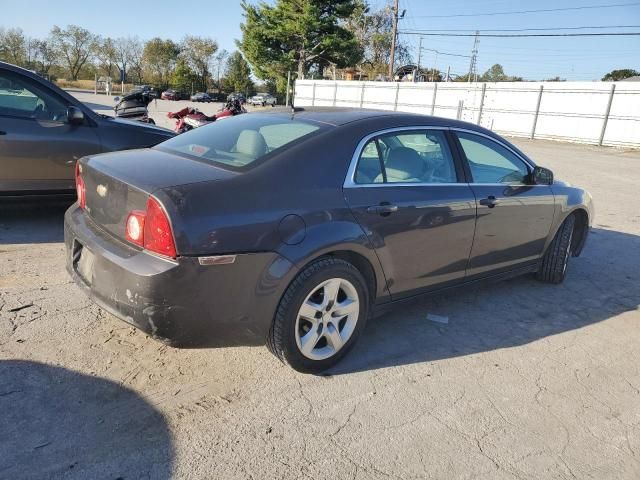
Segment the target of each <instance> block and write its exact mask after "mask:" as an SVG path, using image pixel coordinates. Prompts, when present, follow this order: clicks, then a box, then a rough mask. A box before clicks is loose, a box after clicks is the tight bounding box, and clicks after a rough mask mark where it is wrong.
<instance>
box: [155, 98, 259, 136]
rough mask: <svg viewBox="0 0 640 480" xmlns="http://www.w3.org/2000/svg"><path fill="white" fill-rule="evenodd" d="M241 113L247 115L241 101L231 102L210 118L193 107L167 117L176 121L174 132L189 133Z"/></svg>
mask: <svg viewBox="0 0 640 480" xmlns="http://www.w3.org/2000/svg"><path fill="white" fill-rule="evenodd" d="M241 113H247V111H246V110H245V108H244V107H243V106H242V104H241V103H240V101H239V100H230V101H228V102H227V104H226V105H225V106H224V108H223V109H222V110H221V111H220V112H218V113H216V114H215V115H212V116H208V115H206V114H204V113H203V112H201V111H200V110H198V109H197V108H193V107H185V108H183V109H182V110H179V111H177V112H169V113H168V114H167V117H169V118H173V119H175V120H176V127H175V128H174V130H175V131H176V132H178V133H184V132H188V131H189V130H192V129H194V128H198V127H202V126H203V125H207V124H208V123H212V122H215V121H216V120H221V119H224V118H227V117H233V116H236V115H240V114H241Z"/></svg>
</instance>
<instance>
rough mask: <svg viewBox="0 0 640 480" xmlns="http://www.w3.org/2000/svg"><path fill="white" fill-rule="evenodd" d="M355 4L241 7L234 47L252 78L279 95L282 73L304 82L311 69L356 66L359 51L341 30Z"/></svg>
mask: <svg viewBox="0 0 640 480" xmlns="http://www.w3.org/2000/svg"><path fill="white" fill-rule="evenodd" d="M356 6H357V2H356V0H334V1H330V0H277V1H276V2H275V5H271V4H268V3H266V2H260V3H258V4H257V5H251V4H249V3H248V2H247V1H246V0H243V2H242V8H243V10H244V18H245V21H244V23H242V24H241V25H240V28H241V30H242V40H241V41H240V42H238V47H239V48H240V50H241V51H242V53H243V54H244V57H245V58H246V59H247V60H248V61H249V63H250V64H251V66H252V67H253V71H254V73H255V74H256V76H257V77H258V78H261V79H274V80H275V81H276V83H277V86H278V90H279V91H280V92H282V91H284V90H285V87H286V80H287V72H288V71H290V70H293V71H297V74H298V78H301V79H302V78H304V77H305V75H307V74H308V73H309V71H310V70H312V69H318V70H319V69H321V68H323V67H325V66H328V65H335V66H336V67H338V68H343V67H347V66H349V65H353V64H355V63H357V62H358V61H359V60H360V58H361V56H362V50H361V48H360V46H359V44H358V42H357V40H356V39H355V37H354V35H353V33H352V32H351V31H349V30H348V29H347V28H345V27H344V26H343V23H344V21H346V20H347V19H348V18H349V17H350V16H351V15H352V14H353V12H354V9H355V8H356Z"/></svg>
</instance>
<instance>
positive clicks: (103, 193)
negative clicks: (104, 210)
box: [96, 185, 107, 197]
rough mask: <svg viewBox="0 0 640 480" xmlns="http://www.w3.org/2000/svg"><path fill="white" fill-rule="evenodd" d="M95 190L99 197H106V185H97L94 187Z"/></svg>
mask: <svg viewBox="0 0 640 480" xmlns="http://www.w3.org/2000/svg"><path fill="white" fill-rule="evenodd" d="M96 192H98V195H100V196H101V197H106V196H107V187H105V186H104V185H98V186H97V187H96Z"/></svg>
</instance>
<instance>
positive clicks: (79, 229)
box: [64, 204, 295, 347]
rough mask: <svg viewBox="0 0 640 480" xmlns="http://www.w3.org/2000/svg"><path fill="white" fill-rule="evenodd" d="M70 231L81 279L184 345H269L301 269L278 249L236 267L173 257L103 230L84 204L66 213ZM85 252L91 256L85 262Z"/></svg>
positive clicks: (120, 311) (70, 260) (127, 315)
mask: <svg viewBox="0 0 640 480" xmlns="http://www.w3.org/2000/svg"><path fill="white" fill-rule="evenodd" d="M64 235H65V246H66V258H67V270H68V272H69V274H70V275H71V277H72V278H73V280H74V281H75V283H76V284H77V285H79V286H80V287H81V288H82V290H84V291H85V292H86V293H87V294H88V295H89V297H90V298H91V299H92V300H93V301H94V302H95V303H97V304H98V305H99V306H100V307H102V308H104V309H105V310H106V311H108V312H110V313H111V314H113V315H115V316H116V317H118V318H120V319H122V320H124V321H126V322H127V323H130V324H132V325H134V326H136V327H137V328H139V329H140V330H143V331H144V332H146V333H148V334H149V335H151V336H152V337H153V338H155V339H157V340H160V341H163V342H165V343H167V344H170V345H172V346H176V347H215V346H231V345H259V344H264V342H265V340H266V338H267V334H268V332H269V328H270V326H271V322H272V320H273V314H274V312H275V309H276V307H277V304H278V302H279V299H280V297H281V296H282V293H283V291H284V289H285V288H286V285H287V284H288V283H289V281H290V280H291V279H292V278H293V276H294V275H295V267H294V266H293V265H292V264H291V263H290V262H289V261H288V260H286V259H284V258H282V257H280V256H279V255H278V254H276V253H271V252H265V253H254V254H244V255H238V256H237V257H236V261H235V263H233V264H229V265H212V266H202V265H200V264H199V262H198V258H197V257H178V259H177V260H176V261H172V260H166V259H163V258H160V257H158V256H156V255H152V254H150V253H147V252H145V251H141V250H138V249H136V248H134V247H132V246H129V245H128V244H126V243H124V242H122V241H120V240H118V239H116V238H114V237H113V236H111V234H109V233H106V232H104V231H103V230H101V229H99V228H98V227H97V226H96V225H95V224H94V223H93V222H92V221H91V220H90V219H89V218H88V217H87V216H86V214H85V213H84V212H83V211H82V210H80V209H79V208H78V207H77V205H76V204H74V205H73V206H72V207H71V208H69V210H68V211H67V212H66V214H65V227H64ZM87 252H89V253H87ZM82 255H88V256H90V258H91V261H90V262H86V261H84V262H83V265H81V264H80V259H81V256H82Z"/></svg>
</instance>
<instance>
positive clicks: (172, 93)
mask: <svg viewBox="0 0 640 480" xmlns="http://www.w3.org/2000/svg"><path fill="white" fill-rule="evenodd" d="M180 98H181V95H180V92H178V91H176V90H173V89H171V88H170V89H168V90H165V91H164V92H162V95H160V99H161V100H180Z"/></svg>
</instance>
